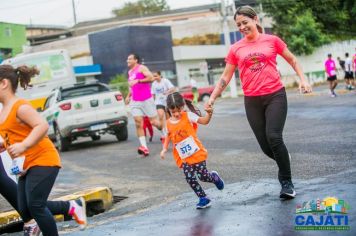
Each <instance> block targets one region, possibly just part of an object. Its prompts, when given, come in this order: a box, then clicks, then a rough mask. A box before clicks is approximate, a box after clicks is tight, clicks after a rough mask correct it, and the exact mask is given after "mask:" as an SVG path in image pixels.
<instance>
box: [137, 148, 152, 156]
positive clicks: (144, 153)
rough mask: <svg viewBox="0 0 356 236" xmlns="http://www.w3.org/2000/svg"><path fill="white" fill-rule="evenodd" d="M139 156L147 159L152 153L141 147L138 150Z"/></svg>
mask: <svg viewBox="0 0 356 236" xmlns="http://www.w3.org/2000/svg"><path fill="white" fill-rule="evenodd" d="M137 152H138V154H140V155H144V156H145V157H146V156H148V155H149V154H150V151H149V150H148V148H146V147H144V146H140V147H139V148H138V150H137Z"/></svg>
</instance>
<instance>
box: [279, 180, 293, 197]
mask: <svg viewBox="0 0 356 236" xmlns="http://www.w3.org/2000/svg"><path fill="white" fill-rule="evenodd" d="M281 186H282V189H281V192H280V194H279V197H280V198H283V199H286V200H288V199H293V198H295V195H297V193H296V192H295V190H294V185H293V183H292V181H291V180H282V181H281Z"/></svg>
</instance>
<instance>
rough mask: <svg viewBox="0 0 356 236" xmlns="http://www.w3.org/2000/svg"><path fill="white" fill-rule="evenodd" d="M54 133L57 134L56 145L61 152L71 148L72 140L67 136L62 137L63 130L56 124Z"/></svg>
mask: <svg viewBox="0 0 356 236" xmlns="http://www.w3.org/2000/svg"><path fill="white" fill-rule="evenodd" d="M54 133H55V136H56V142H55V146H56V148H57V149H58V150H59V151H60V152H65V151H68V150H69V146H70V141H69V139H68V138H66V137H62V135H61V132H60V131H59V129H58V127H57V126H55V128H54Z"/></svg>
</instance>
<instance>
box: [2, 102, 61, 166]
mask: <svg viewBox="0 0 356 236" xmlns="http://www.w3.org/2000/svg"><path fill="white" fill-rule="evenodd" d="M25 104H27V105H30V104H29V103H28V102H27V101H25V100H23V99H19V100H17V101H16V102H15V103H14V105H13V106H12V108H11V111H10V113H9V115H8V116H7V118H6V119H5V121H4V122H3V123H2V124H0V135H1V136H2V138H3V139H5V137H7V139H8V142H9V143H10V144H14V143H20V142H22V141H23V140H24V139H25V138H26V137H27V136H28V135H29V134H30V133H31V131H32V128H31V127H30V126H28V125H27V124H24V123H19V122H18V120H17V111H18V109H19V107H20V106H22V105H25ZM23 156H25V163H24V169H29V168H31V167H33V166H57V167H61V161H60V157H59V154H58V152H57V150H56V148H55V146H54V145H53V143H52V142H51V140H50V139H49V138H48V137H47V136H46V137H44V138H43V139H42V140H41V141H40V142H39V143H37V144H35V145H34V146H33V147H31V148H29V149H28V150H27V151H25V152H24V153H23Z"/></svg>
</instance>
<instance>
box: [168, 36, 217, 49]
mask: <svg viewBox="0 0 356 236" xmlns="http://www.w3.org/2000/svg"><path fill="white" fill-rule="evenodd" d="M219 44H221V42H220V35H219V34H206V35H195V36H192V37H184V38H182V39H173V45H174V46H179V45H219Z"/></svg>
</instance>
